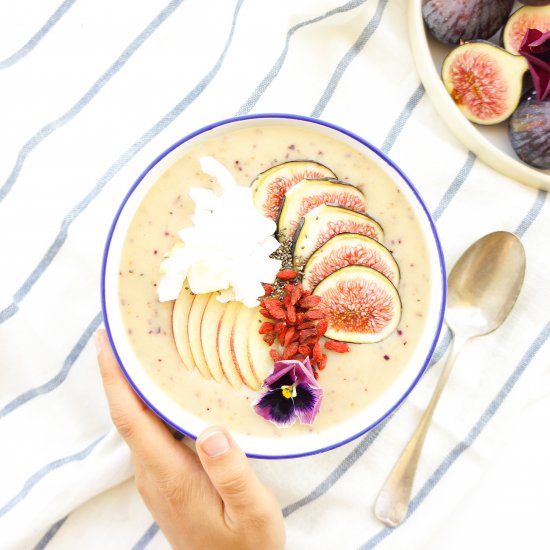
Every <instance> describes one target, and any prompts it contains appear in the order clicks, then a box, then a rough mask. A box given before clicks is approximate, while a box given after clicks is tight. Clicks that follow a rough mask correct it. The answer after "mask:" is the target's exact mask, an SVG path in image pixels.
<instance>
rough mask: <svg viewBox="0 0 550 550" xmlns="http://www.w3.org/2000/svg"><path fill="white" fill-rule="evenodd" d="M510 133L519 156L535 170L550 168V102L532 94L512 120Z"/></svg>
mask: <svg viewBox="0 0 550 550" xmlns="http://www.w3.org/2000/svg"><path fill="white" fill-rule="evenodd" d="M508 133H509V135H510V142H511V143H512V147H513V148H514V151H515V152H516V154H517V156H518V157H519V158H520V159H521V160H522V161H523V162H526V163H527V164H530V165H531V166H534V167H535V168H550V139H549V136H550V100H546V101H538V100H537V96H536V94H535V92H531V93H530V94H529V95H528V96H527V97H526V98H525V99H524V100H523V101H522V102H521V103H520V105H519V107H518V108H517V109H516V111H515V112H514V114H513V115H512V117H511V118H510V122H509V127H508Z"/></svg>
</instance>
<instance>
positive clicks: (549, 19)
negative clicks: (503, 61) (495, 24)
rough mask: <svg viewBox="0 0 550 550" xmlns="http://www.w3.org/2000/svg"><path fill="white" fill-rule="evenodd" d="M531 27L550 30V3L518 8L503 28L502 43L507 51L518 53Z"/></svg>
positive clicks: (542, 30)
mask: <svg viewBox="0 0 550 550" xmlns="http://www.w3.org/2000/svg"><path fill="white" fill-rule="evenodd" d="M529 29H537V30H539V31H541V32H547V31H550V4H549V5H547V6H543V5H540V6H523V7H521V8H519V10H516V11H515V12H514V13H513V14H512V15H511V16H510V17H509V19H508V21H506V25H504V28H503V29H502V43H503V44H504V47H505V48H506V50H507V51H509V52H510V53H513V54H514V55H517V54H518V53H519V47H520V46H521V43H522V41H523V38H524V37H525V33H526V32H527V31H528V30H529Z"/></svg>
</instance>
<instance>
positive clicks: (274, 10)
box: [0, 0, 550, 550]
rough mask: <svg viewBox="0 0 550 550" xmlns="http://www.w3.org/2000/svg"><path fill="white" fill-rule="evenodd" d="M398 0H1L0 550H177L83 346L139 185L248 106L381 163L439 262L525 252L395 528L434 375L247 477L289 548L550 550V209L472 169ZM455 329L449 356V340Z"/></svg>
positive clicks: (467, 354)
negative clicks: (422, 207)
mask: <svg viewBox="0 0 550 550" xmlns="http://www.w3.org/2000/svg"><path fill="white" fill-rule="evenodd" d="M406 8H407V1H406V0H351V1H349V2H344V0H322V1H320V0H299V1H291V0H280V1H278V2H269V1H267V0H244V1H242V0H208V1H205V0H172V1H169V0H154V1H149V2H134V1H131V0H118V1H117V2H112V1H108V0H65V1H64V2H60V0H42V1H38V0H18V1H17V2H12V1H8V0H4V1H0V268H1V269H0V282H1V284H0V442H1V443H0V444H1V447H0V450H1V452H0V460H1V462H0V464H1V468H0V548H2V549H20V548H45V547H46V546H48V547H49V548H52V549H66V548H75V547H78V548H83V549H86V548H90V549H93V548H98V547H101V548H103V549H104V550H107V549H111V548H112V549H115V548H116V549H123V548H150V549H154V548H166V547H167V543H166V541H165V539H164V538H163V536H162V534H161V533H159V532H157V529H156V527H155V525H154V524H153V522H152V519H151V517H150V515H149V513H148V512H147V510H146V509H145V508H144V506H143V505H142V504H141V502H140V500H139V497H138V496H137V493H136V491H135V488H134V485H133V481H132V478H131V476H132V472H131V466H130V462H129V454H128V451H127V450H126V448H125V446H124V445H123V444H122V442H121V441H120V439H119V437H118V436H117V434H116V433H115V432H114V431H113V430H112V429H111V427H110V421H109V418H108V414H107V412H106V406H105V400H104V397H103V394H102V391H101V385H100V381H99V376H98V372H97V367H96V361H95V353H94V351H93V346H92V345H91V341H90V337H91V335H92V334H93V332H94V330H95V329H96V328H97V327H98V326H99V325H100V323H101V315H100V302H99V270H100V262H101V255H102V249H103V244H104V241H105V237H106V233H107V230H108V228H109V225H110V222H111V219H112V217H113V215H114V213H115V211H116V208H117V206H118V204H119V203H120V201H121V200H122V198H123V197H124V195H125V194H126V191H127V189H128V187H129V186H130V185H131V184H132V182H133V181H134V180H135V178H136V177H137V176H138V175H139V174H140V173H141V171H142V170H143V169H144V168H145V167H146V166H147V165H148V164H149V162H150V161H151V160H152V159H153V158H154V157H156V156H157V155H158V154H159V153H160V152H162V151H163V150H164V149H166V148H167V147H168V146H169V145H171V144H172V143H173V142H175V141H176V140H178V139H179V138H181V137H182V136H184V135H186V134H187V133H189V132H190V131H193V130H195V129H197V128H199V127H201V126H203V125H205V124H207V123H210V122H213V121H215V120H217V119H221V118H226V117H229V116H233V115H235V114H244V113H248V112H291V113H297V114H304V115H312V116H316V117H320V118H322V119H324V120H327V121H329V122H332V123H335V124H339V125H342V126H344V127H346V128H348V129H349V130H351V131H353V132H356V133H358V134H360V135H361V136H363V137H364V138H365V139H367V140H369V141H371V142H372V143H373V144H374V145H376V146H378V147H380V148H382V149H383V150H384V151H385V152H387V153H389V155H390V157H391V158H392V159H393V160H394V161H395V162H396V163H397V164H398V165H399V166H400V167H401V168H402V169H403V170H404V171H405V173H407V175H408V176H409V177H410V178H411V180H412V181H413V182H414V184H415V185H416V186H417V188H418V189H419V191H420V193H421V194H422V196H423V197H424V199H425V200H426V203H427V206H428V208H429V210H430V211H431V212H432V214H433V215H434V218H435V220H436V222H437V228H438V230H439V233H440V237H441V240H442V243H443V247H444V252H445V256H446V261H447V265H448V266H449V267H450V266H452V265H453V264H454V262H455V260H456V259H457V257H458V256H459V255H460V253H461V252H462V251H463V250H464V249H465V248H466V247H467V246H468V245H469V244H470V243H471V242H472V241H474V240H475V239H477V238H478V237H480V236H482V235H483V234H485V233H488V232H490V231H494V230H500V229H502V230H508V231H513V232H516V234H518V236H520V237H521V238H522V241H523V243H524V245H525V248H526V252H527V261H528V269H527V274H526V279H525V285H524V288H523V291H522V293H521V295H520V298H519V300H518V304H517V307H516V308H515V310H514V311H513V312H512V314H511V316H510V318H509V319H508V320H507V321H506V323H505V324H504V325H503V326H502V327H501V329H499V330H498V331H497V332H495V333H494V334H492V335H490V336H487V337H485V338H483V339H480V340H478V341H475V342H472V343H471V344H469V346H468V347H467V348H466V349H465V350H464V352H463V355H462V356H461V358H460V360H459V363H458V364H457V366H456V370H455V371H454V372H453V374H452V378H451V380H450V381H449V385H448V387H447V389H446V391H445V395H444V399H443V400H442V402H441V403H440V406H439V408H438V409H437V411H436V414H435V418H434V423H433V426H432V429H431V431H430V434H429V436H428V439H427V444H426V448H425V452H424V454H423V456H422V461H421V464H420V468H419V472H418V476H417V478H416V481H415V486H414V490H413V495H414V500H413V503H414V505H413V512H412V514H411V515H410V517H409V518H408V520H407V521H406V522H405V523H404V524H403V525H402V526H401V527H399V528H397V529H394V530H388V529H384V528H383V526H382V525H381V524H380V523H379V522H377V520H376V519H375V518H374V516H373V514H372V505H373V502H374V499H375V496H376V494H377V492H378V490H379V488H380V486H381V484H382V482H383V480H384V479H385V477H386V475H387V473H388V472H389V470H390V468H391V466H392V464H393V462H394V460H395V458H396V457H397V455H398V453H399V451H400V450H401V448H402V446H403V445H404V444H405V442H406V440H407V439H408V436H409V435H410V433H411V432H412V430H413V429H414V426H415V425H416V422H417V420H418V418H419V415H420V413H421V411H422V410H423V409H424V407H425V405H426V403H427V401H428V399H429V396H430V394H431V392H432V389H433V386H434V384H435V380H436V377H437V375H438V374H439V368H438V367H440V366H441V365H440V364H436V366H435V368H433V369H430V370H429V371H428V372H427V373H426V375H425V376H424V378H423V379H422V380H421V382H420V383H419V385H418V386H417V388H416V389H415V391H414V392H413V393H412V394H411V396H410V398H409V399H408V400H407V402H406V403H405V404H404V405H403V406H402V407H401V408H400V410H399V411H398V412H397V413H396V414H395V415H394V416H393V417H392V418H391V419H390V420H389V421H388V422H386V423H384V425H383V426H381V427H380V428H379V429H375V430H373V431H372V432H371V433H370V434H367V435H366V436H364V437H362V438H359V439H358V440H356V441H354V442H351V443H349V444H348V445H346V446H343V447H341V448H338V449H335V450H333V451H330V452H327V453H325V454H322V455H319V456H315V457H309V458H300V459H295V460H292V461H274V462H271V461H269V462H262V461H255V462H254V464H255V468H256V469H257V471H258V473H259V475H260V476H261V477H262V478H263V479H264V480H265V481H266V483H268V484H270V485H271V486H272V487H273V488H274V490H275V492H276V494H277V496H278V497H279V499H280V502H281V506H282V507H283V510H284V512H285V515H286V525H287V532H288V548H290V549H292V548H323V549H324V548H334V547H338V548H345V549H347V548H375V547H376V548H380V549H383V550H390V549H395V550H401V549H406V550H419V549H425V548H428V549H430V550H436V549H439V548H443V547H444V548H449V549H454V548H462V547H464V546H467V547H470V548H485V547H499V548H516V547H517V546H519V545H520V544H521V545H523V546H524V547H529V548H542V547H544V541H545V540H546V541H547V540H548V535H549V533H548V528H547V527H544V525H545V524H546V521H545V520H546V518H545V517H544V518H543V517H542V515H541V512H540V510H541V509H544V508H542V507H543V506H545V505H546V503H547V500H548V494H549V489H550V487H549V485H548V482H547V476H546V475H545V474H546V471H545V465H546V464H547V462H548V458H550V450H549V448H548V444H547V443H545V441H546V440H547V439H548V437H547V434H548V428H549V420H548V419H549V418H550V414H549V413H550V410H549V409H550V407H549V405H548V397H549V395H550V391H549V386H550V385H549V382H550V368H549V363H550V361H549V360H550V347H549V344H548V336H549V335H550V313H549V312H550V282H549V279H548V275H547V274H548V272H549V271H550V260H549V256H548V254H547V253H546V252H545V251H547V249H548V233H549V227H550V225H549V222H550V211H549V206H548V201H547V198H546V193H543V192H540V191H538V190H536V189H532V188H529V187H525V186H522V185H520V184H518V183H516V182H514V181H512V180H510V179H508V178H506V177H505V176H503V175H501V174H499V173H496V172H495V171H493V170H491V169H489V168H488V167H486V166H485V165H484V164H483V163H481V162H480V161H477V160H476V159H475V158H474V156H473V155H472V154H471V153H468V151H467V150H466V149H465V148H464V147H463V146H462V145H461V144H460V143H459V142H457V141H456V140H455V138H454V137H453V136H452V134H451V133H450V132H449V131H448V129H447V128H446V127H445V125H444V123H443V121H442V120H441V119H440V118H439V116H438V115H437V114H436V112H435V111H434V109H433V107H432V105H431V103H430V100H429V98H428V97H427V96H426V94H425V93H424V91H423V88H422V86H421V84H420V81H419V78H418V75H417V73H416V70H415V67H414V63H413V60H412V57H411V54H410V49H409V45H408V38H407V30H406ZM448 340H449V338H448V333H446V332H445V331H444V332H443V334H442V338H441V342H440V347H439V348H438V351H437V352H436V356H435V358H436V359H440V358H441V356H442V354H443V352H444V351H445V350H446V346H447V344H448Z"/></svg>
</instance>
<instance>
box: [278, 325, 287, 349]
mask: <svg viewBox="0 0 550 550" xmlns="http://www.w3.org/2000/svg"><path fill="white" fill-rule="evenodd" d="M286 331H287V326H286V325H283V328H282V329H281V332H279V342H280V343H281V346H284V345H285V337H286Z"/></svg>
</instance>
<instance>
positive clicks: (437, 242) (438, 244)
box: [101, 113, 447, 460]
mask: <svg viewBox="0 0 550 550" xmlns="http://www.w3.org/2000/svg"><path fill="white" fill-rule="evenodd" d="M254 119H257V120H262V119H290V120H298V121H302V122H309V123H313V124H317V125H319V126H325V127H327V128H330V129H332V130H335V131H337V132H340V133H342V134H344V135H347V136H349V137H350V138H352V139H354V140H356V141H358V142H359V143H361V144H362V145H364V146H365V147H367V148H368V149H370V150H371V151H372V152H373V153H374V154H376V155H377V156H378V157H380V158H381V159H382V160H383V161H384V162H385V163H387V164H388V165H389V166H391V167H392V168H393V169H394V170H395V171H396V172H397V173H398V174H399V176H400V177H401V178H402V179H403V181H404V182H405V183H406V184H407V185H408V186H409V187H410V189H411V191H412V192H413V194H414V195H415V197H416V199H417V200H418V202H419V203H420V205H421V206H422V209H423V210H424V214H425V215H426V217H427V219H428V223H429V225H430V228H431V231H432V235H433V238H434V242H435V245H436V248H437V253H438V259H439V266H440V270H441V271H440V272H441V288H442V301H441V308H440V311H439V319H438V323H437V328H436V332H435V334H434V339H433V341H432V345H431V346H430V349H429V351H428V354H427V356H426V359H425V361H424V364H423V365H422V367H421V368H420V370H419V372H418V375H417V376H416V378H415V379H414V380H413V381H412V383H411V385H410V386H409V387H408V388H407V390H406V391H405V393H404V394H403V396H402V397H401V398H400V399H399V400H398V401H397V402H396V403H395V404H394V405H393V407H391V408H390V409H389V410H388V411H387V412H386V413H385V414H383V415H382V416H381V417H380V418H378V419H377V420H375V421H374V422H372V423H371V424H370V425H369V426H367V427H366V428H364V429H363V430H361V431H359V432H358V433H356V434H354V435H352V436H350V437H348V438H346V439H344V440H342V441H338V442H336V443H333V444H331V445H328V446H326V447H322V448H320V449H314V450H312V451H307V452H303V453H295V454H285V455H262V454H256V453H247V456H249V457H251V458H263V459H272V460H273V459H285V458H298V457H302V456H310V455H314V454H319V453H323V452H326V451H330V450H331V449H335V448H337V447H340V446H341V445H345V444H346V443H349V442H350V441H353V440H354V439H357V438H358V437H360V436H361V435H363V434H365V433H367V432H368V431H370V430H371V429H372V428H374V427H375V426H377V425H378V424H380V423H381V422H382V421H383V420H385V419H386V418H387V417H388V416H390V415H391V414H393V412H394V411H395V410H396V409H397V408H398V407H399V406H400V405H401V403H402V402H403V401H404V400H405V399H406V398H407V396H408V395H409V393H410V392H411V391H412V389H413V388H414V387H415V386H416V384H417V383H418V381H419V380H420V378H421V377H422V375H423V374H424V371H425V370H426V368H427V367H428V364H429V362H430V359H431V357H432V355H433V352H434V350H435V347H436V345H437V341H438V339H439V335H440V333H441V328H442V326H443V318H444V313H445V303H446V299H447V278H446V272H445V260H444V257H443V250H442V247H441V242H440V240H439V236H438V234H437V230H436V228H435V223H434V221H433V219H432V216H431V214H430V212H429V211H428V209H427V208H426V205H425V203H424V201H423V200H422V198H421V196H420V194H419V193H418V191H417V189H416V187H415V186H414V185H413V184H412V182H411V181H410V180H409V178H408V177H407V176H406V175H405V174H404V173H403V171H402V170H401V169H400V168H399V167H398V166H397V165H396V164H395V163H394V162H393V161H391V160H390V159H389V158H388V157H387V156H386V155H385V154H384V153H382V152H381V151H380V150H379V149H378V148H376V147H375V146H374V145H372V144H371V143H369V142H368V141H366V140H365V139H363V138H362V137H360V136H358V135H357V134H354V133H353V132H350V131H349V130H346V129H344V128H342V127H340V126H338V125H336V124H332V123H329V122H326V121H323V120H320V119H317V118H311V117H308V116H302V115H296V114H288V113H258V114H250V115H243V116H236V117H231V118H226V119H223V120H220V121H217V122H214V123H212V124H208V125H207V126H203V127H202V128H200V129H198V130H196V131H194V132H192V133H190V134H188V135H187V136H185V137H183V138H182V139H180V140H179V141H177V142H176V143H174V144H173V145H171V146H170V147H169V148H168V149H166V150H165V151H163V152H162V153H161V154H160V155H159V156H157V157H156V158H155V160H153V161H152V162H151V163H150V164H149V166H147V168H146V169H145V170H144V171H143V172H142V173H141V174H140V176H139V177H138V178H137V180H136V181H135V183H134V184H133V185H132V187H130V189H129V191H128V193H127V194H126V196H125V197H124V199H123V201H122V203H121V204H120V206H119V208H118V210H117V212H116V215H115V217H114V219H113V222H112V224H111V227H110V229H109V232H108V235H107V240H106V243H105V248H104V253H103V261H102V265H101V308H102V310H103V320H104V324H105V329H106V332H107V335H108V338H109V342H110V343H111V347H112V349H113V353H114V355H115V357H116V359H117V361H118V364H119V365H120V369H121V370H122V372H123V374H124V376H125V377H126V380H128V383H129V384H130V385H131V386H132V388H133V389H134V391H135V392H136V393H137V394H138V395H139V397H140V398H141V399H142V401H143V402H144V403H146V405H147V406H148V407H149V408H150V409H151V410H153V411H154V412H155V414H157V415H158V416H159V417H160V418H161V419H162V420H164V422H166V423H167V424H168V425H170V426H172V427H173V428H174V429H176V430H178V431H179V432H181V433H182V434H184V435H186V436H187V437H190V438H191V439H196V438H197V435H195V434H192V433H189V432H188V431H187V430H185V429H184V428H182V427H180V426H178V425H177V424H175V423H174V422H172V421H171V420H170V419H168V418H166V417H165V416H164V415H163V414H162V413H161V412H160V411H159V410H158V409H157V408H156V407H155V406H154V405H153V404H152V403H150V402H149V400H148V399H147V398H146V397H145V396H144V395H143V393H142V392H141V391H140V390H139V388H138V387H136V385H135V384H134V382H133V380H132V378H131V377H130V375H129V374H128V372H127V370H126V368H125V367H124V365H123V363H122V360H121V358H120V356H119V354H118V351H117V348H116V345H115V342H114V341H113V337H112V334H111V329H110V326H109V317H108V315H107V304H106V300H105V276H106V268H107V258H108V254H109V248H110V245H111V241H112V238H113V234H114V231H115V229H116V225H117V223H118V220H119V218H120V215H121V213H122V211H123V209H124V207H125V206H126V203H127V202H128V200H129V198H130V196H131V195H132V194H133V192H134V191H135V190H136V188H137V187H138V185H139V184H140V183H141V181H142V180H143V178H145V176H146V175H147V174H148V173H149V172H150V171H151V170H152V168H153V167H154V166H156V165H157V164H158V163H159V162H160V161H161V160H162V159H163V158H164V157H166V156H167V155H168V154H170V153H171V152H172V151H173V150H174V149H176V148H177V147H179V146H180V145H182V144H183V143H185V142H187V141H189V140H191V139H193V138H194V137H196V136H198V135H200V134H204V133H205V132H208V131H210V130H213V129H215V128H218V127H220V126H225V125H227V124H231V123H235V122H240V121H244V120H254Z"/></svg>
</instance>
